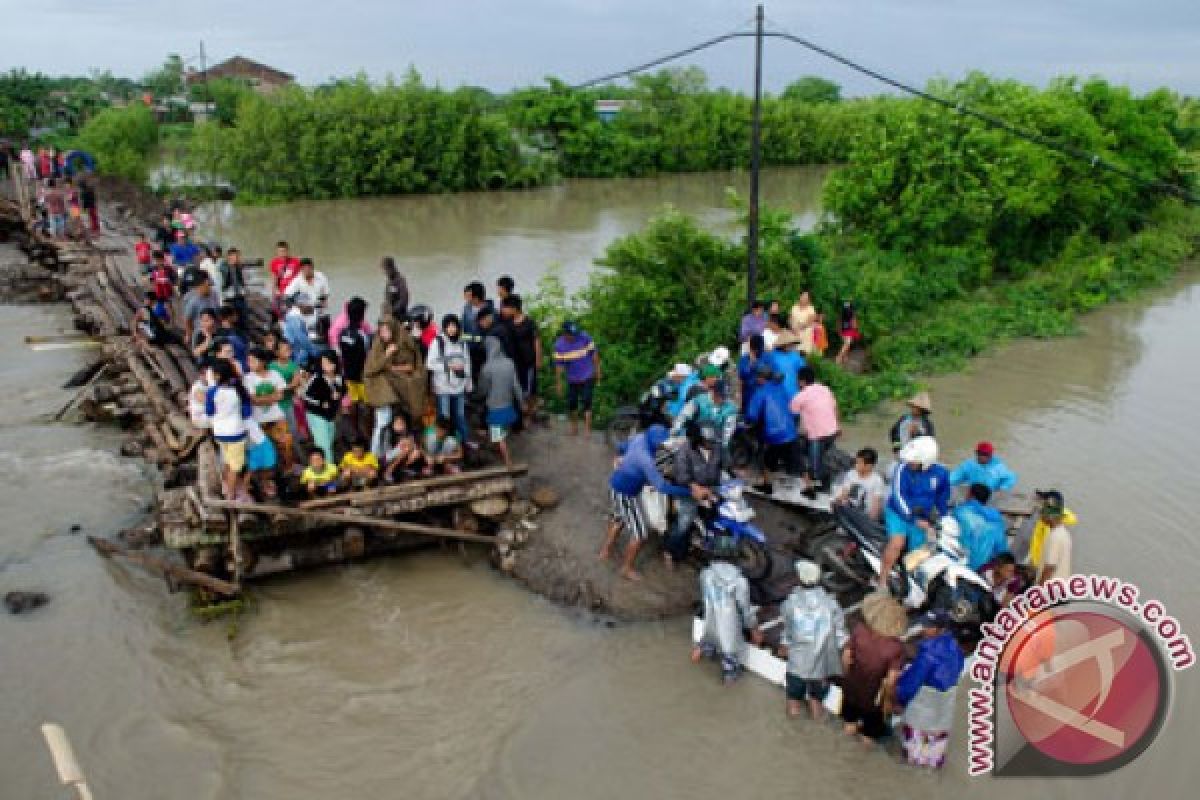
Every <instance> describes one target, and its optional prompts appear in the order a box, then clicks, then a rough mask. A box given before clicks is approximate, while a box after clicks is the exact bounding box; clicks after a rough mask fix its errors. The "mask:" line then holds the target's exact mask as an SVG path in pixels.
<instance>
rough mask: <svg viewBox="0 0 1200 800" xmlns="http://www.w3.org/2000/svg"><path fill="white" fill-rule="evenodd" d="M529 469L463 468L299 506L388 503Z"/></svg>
mask: <svg viewBox="0 0 1200 800" xmlns="http://www.w3.org/2000/svg"><path fill="white" fill-rule="evenodd" d="M528 471H529V465H528V464H514V465H513V466H512V467H487V468H485V469H477V470H470V471H467V472H460V473H458V474H457V475H439V476H438V477H436V478H422V479H421V480H415V481H406V482H404V483H397V484H395V485H394V486H384V487H382V488H379V489H367V490H365V491H361V492H347V493H346V494H340V495H334V496H332V497H319V498H317V499H315V500H306V501H304V502H303V503H300V504H299V508H303V509H318V508H336V507H339V506H347V505H354V506H369V505H376V504H380V503H385V502H387V501H388V500H394V499H396V498H402V497H410V496H412V495H414V494H420V493H421V492H424V491H428V490H429V489H435V488H440V487H443V486H453V485H455V484H459V483H468V482H471V481H476V480H483V479H485V478H497V477H515V476H517V475H524V474H525V473H526V472H528Z"/></svg>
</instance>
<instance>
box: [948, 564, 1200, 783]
mask: <svg viewBox="0 0 1200 800" xmlns="http://www.w3.org/2000/svg"><path fill="white" fill-rule="evenodd" d="M1140 594H1141V593H1140V592H1139V590H1138V588H1137V587H1136V586H1134V585H1133V584H1130V583H1126V582H1125V581H1122V580H1120V579H1118V578H1109V577H1106V576H1103V575H1072V576H1070V577H1068V578H1062V579H1055V580H1051V581H1049V582H1048V583H1046V584H1045V585H1044V586H1035V587H1032V588H1030V589H1028V590H1026V591H1025V592H1024V593H1023V594H1021V595H1019V596H1018V597H1016V598H1014V599H1013V601H1012V603H1010V604H1009V605H1008V607H1006V608H1005V609H1003V610H1002V611H1001V612H1000V613H999V614H997V615H996V619H995V620H994V621H993V622H991V623H988V624H986V625H984V626H983V628H982V631H981V632H982V634H983V638H982V640H981V641H980V643H979V645H978V647H977V648H976V650H975V655H974V656H973V657H972V659H971V662H970V674H971V679H972V680H973V681H974V682H975V683H977V684H978V686H976V687H973V688H972V689H971V690H970V704H969V714H970V731H969V734H968V741H969V750H968V752H969V762H968V768H967V769H968V772H969V773H970V774H971V775H984V774H987V773H989V772H990V773H992V774H994V775H997V776H1030V775H1037V776H1043V777H1069V776H1082V775H1099V774H1103V773H1106V772H1111V771H1112V770H1114V769H1117V768H1119V767H1122V766H1124V765H1125V764H1128V763H1129V762H1130V761H1132V760H1133V759H1135V758H1137V757H1138V756H1139V755H1141V753H1143V752H1144V751H1145V750H1146V748H1147V747H1149V746H1150V745H1151V743H1153V741H1154V738H1155V737H1156V736H1157V735H1158V732H1159V730H1160V729H1161V728H1162V725H1163V722H1164V721H1165V720H1166V716H1167V710H1168V708H1169V707H1170V703H1171V673H1172V672H1173V671H1174V672H1178V671H1180V670H1184V669H1187V668H1188V667H1191V666H1192V664H1193V663H1195V660H1196V657H1195V654H1194V652H1193V651H1192V643H1191V641H1190V640H1189V639H1188V637H1187V636H1186V635H1185V634H1184V633H1183V632H1182V630H1181V628H1180V625H1179V621H1178V620H1176V619H1175V618H1174V617H1172V616H1170V615H1168V614H1167V612H1166V609H1165V608H1164V607H1163V604H1162V603H1160V602H1158V601H1157V600H1149V601H1146V602H1139V599H1138V598H1139V596H1140Z"/></svg>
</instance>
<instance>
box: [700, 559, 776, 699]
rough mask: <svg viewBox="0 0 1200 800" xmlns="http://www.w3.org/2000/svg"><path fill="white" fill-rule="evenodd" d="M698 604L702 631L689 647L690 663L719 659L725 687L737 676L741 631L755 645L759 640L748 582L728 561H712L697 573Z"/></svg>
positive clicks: (744, 641) (759, 632) (739, 661)
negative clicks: (700, 612) (702, 609)
mask: <svg viewBox="0 0 1200 800" xmlns="http://www.w3.org/2000/svg"><path fill="white" fill-rule="evenodd" d="M700 602H701V604H702V605H703V607H704V617H703V619H704V632H703V634H701V636H700V639H699V641H697V642H696V644H695V645H694V646H693V647H692V663H693V664H699V663H700V660H701V659H703V658H706V657H707V658H719V659H720V661H721V681H722V682H723V683H724V684H725V685H726V686H728V685H730V684H732V683H733V682H734V681H736V680H737V678H738V675H739V674H740V673H741V670H742V664H741V652H742V648H743V647H745V645H746V639H745V636H744V633H743V631H747V630H748V631H750V640H751V641H752V642H754V644H756V645H761V644H762V641H763V636H762V629H761V628H760V627H759V626H758V618H757V615H756V614H755V611H754V606H752V605H750V583H749V582H748V581H747V580H746V576H745V575H743V574H742V571H741V570H740V569H738V568H737V567H735V566H734V565H733V564H730V563H729V562H728V561H714V562H713V563H712V564H710V565H709V566H707V567H705V568H704V569H703V570H702V571H701V572H700Z"/></svg>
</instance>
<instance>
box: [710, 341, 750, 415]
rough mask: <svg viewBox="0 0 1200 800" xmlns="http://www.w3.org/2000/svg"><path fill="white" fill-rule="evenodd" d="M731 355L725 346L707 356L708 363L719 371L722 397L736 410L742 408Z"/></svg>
mask: <svg viewBox="0 0 1200 800" xmlns="http://www.w3.org/2000/svg"><path fill="white" fill-rule="evenodd" d="M731 357H732V354H731V353H730V352H729V348H728V347H726V346H725V345H721V346H720V347H717V348H715V349H714V350H713V351H712V352H711V353H709V354H708V358H707V360H708V363H709V364H712V365H713V366H714V367H716V368H717V369H719V370H721V383H723V384H724V385H725V391H724V396H725V398H726V399H727V400H729V401H731V402H732V403H733V404H734V405H735V406H737V407H738V408H741V407H742V391H741V389H742V387H741V381H739V380H738V373H737V364H735V363H734V362H733V361H732V360H731Z"/></svg>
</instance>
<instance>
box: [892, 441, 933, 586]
mask: <svg viewBox="0 0 1200 800" xmlns="http://www.w3.org/2000/svg"><path fill="white" fill-rule="evenodd" d="M937 459H938V446H937V441H936V440H935V439H934V438H933V437H932V436H918V437H917V438H915V439H913V440H912V441H910V442H909V443H908V444H906V445H905V446H904V447H903V448H902V449H901V450H900V453H899V460H900V464H899V465H898V466H897V467H896V470H895V472H893V473H892V491H891V494H890V495H888V501H887V506H886V507H885V508H884V512H883V517H884V524H885V526H886V528H887V536H888V540H887V546H886V547H885V548H884V551H883V556H882V558H881V559H880V561H881V563H880V565H879V576H878V580H879V585H880V586H887V585H888V581H887V577H888V575H890V574H891V572H892V567H894V566H895V565H896V562H897V561H899V560H900V557H901V556H902V555H904V553H905V552H907V551H909V550H914V549H916V548H918V547H920V546H921V545H923V544H924V543H925V541H926V539H927V538H931V537H934V536H936V535H937V530H936V528H935V524H936V519H937V518H938V517H942V516H945V515H946V513H947V512H948V511H949V508H950V473H949V471H947V469H946V468H945V467H943V466H942V465H941V464H939V463H937Z"/></svg>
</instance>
